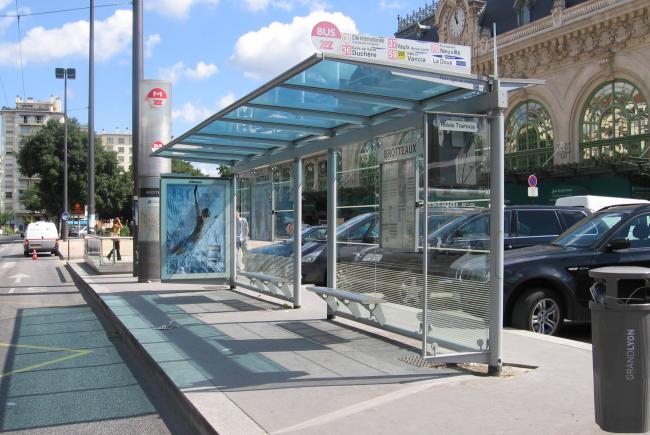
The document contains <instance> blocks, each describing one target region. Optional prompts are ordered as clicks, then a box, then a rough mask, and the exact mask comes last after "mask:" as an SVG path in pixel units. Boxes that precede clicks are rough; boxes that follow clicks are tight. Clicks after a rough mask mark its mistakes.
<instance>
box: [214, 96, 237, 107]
mask: <svg viewBox="0 0 650 435" xmlns="http://www.w3.org/2000/svg"><path fill="white" fill-rule="evenodd" d="M234 102H235V94H234V93H232V92H228V93H227V94H226V95H224V96H223V97H221V98H219V101H217V108H218V109H219V110H221V109H223V108H224V107H228V106H230V105H231V104H232V103H234Z"/></svg>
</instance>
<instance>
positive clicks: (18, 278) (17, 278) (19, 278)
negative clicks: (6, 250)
mask: <svg viewBox="0 0 650 435" xmlns="http://www.w3.org/2000/svg"><path fill="white" fill-rule="evenodd" d="M9 278H13V279H14V284H20V282H21V281H22V280H23V278H31V276H29V275H25V274H24V273H17V274H15V275H13V276H10V277H9Z"/></svg>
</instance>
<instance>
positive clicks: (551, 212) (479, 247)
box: [355, 205, 589, 306]
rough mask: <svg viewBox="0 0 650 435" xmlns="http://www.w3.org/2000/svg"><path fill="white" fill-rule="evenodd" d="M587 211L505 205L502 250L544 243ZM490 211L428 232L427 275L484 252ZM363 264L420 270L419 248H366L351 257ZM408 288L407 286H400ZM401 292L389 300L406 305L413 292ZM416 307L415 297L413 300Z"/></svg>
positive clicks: (459, 218)
mask: <svg viewBox="0 0 650 435" xmlns="http://www.w3.org/2000/svg"><path fill="white" fill-rule="evenodd" d="M588 214H589V211H588V210H586V209H584V208H581V207H558V206H543V205H531V206H506V207H505V210H504V244H505V249H506V250H512V249H516V248H523V247H527V246H533V245H539V244H545V243H548V242H550V241H551V240H553V239H555V238H556V237H557V236H558V234H560V233H561V232H562V231H564V230H566V229H567V228H568V227H570V226H571V225H573V224H575V223H576V222H578V221H579V220H580V219H582V218H584V217H585V216H587V215H588ZM489 230H490V211H489V210H487V209H482V210H477V209H469V210H468V211H467V212H466V213H463V214H460V215H457V216H455V217H454V218H453V219H452V220H451V221H449V222H448V223H446V224H444V225H442V226H441V227H440V228H438V229H437V230H435V231H433V232H430V233H429V236H428V239H429V270H428V271H429V274H430V275H436V276H448V275H449V270H450V269H449V268H450V265H452V264H453V263H454V262H455V261H457V260H458V259H459V258H462V256H463V255H464V254H466V253H467V252H470V251H471V252H472V253H475V254H481V253H486V252H487V250H488V249H489V244H490V234H489ZM355 261H356V262H361V263H362V264H364V265H366V266H370V265H372V266H374V267H378V268H383V269H391V270H396V271H404V270H414V271H417V270H421V264H422V250H421V249H418V250H400V249H388V248H383V247H377V246H374V247H367V248H366V249H364V250H362V251H361V252H360V253H359V254H358V255H357V256H356V259H355ZM401 287H403V288H410V287H412V286H411V285H408V284H405V285H401ZM411 293H412V292H410V291H408V292H407V291H405V292H404V294H403V295H401V296H400V299H401V300H395V301H392V302H395V303H398V304H407V305H408V304H410V301H412V300H413V295H412V294H411ZM415 303H416V304H417V306H419V303H420V302H419V300H415Z"/></svg>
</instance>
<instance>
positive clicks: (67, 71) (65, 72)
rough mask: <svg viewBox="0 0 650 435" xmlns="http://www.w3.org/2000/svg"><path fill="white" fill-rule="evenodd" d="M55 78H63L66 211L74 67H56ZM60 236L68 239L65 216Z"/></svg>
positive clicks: (75, 73)
mask: <svg viewBox="0 0 650 435" xmlns="http://www.w3.org/2000/svg"><path fill="white" fill-rule="evenodd" d="M54 74H55V76H56V78H57V79H63V212H64V213H65V214H66V215H67V213H68V79H70V80H74V79H75V77H76V75H77V72H76V71H75V69H74V68H56V69H55V70H54ZM61 220H62V224H61V233H62V236H61V238H62V239H63V240H68V221H67V218H65V219H63V218H62V219H61Z"/></svg>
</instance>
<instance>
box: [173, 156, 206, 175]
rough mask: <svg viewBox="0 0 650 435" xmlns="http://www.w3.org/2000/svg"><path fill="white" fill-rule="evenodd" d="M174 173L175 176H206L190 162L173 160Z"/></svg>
mask: <svg viewBox="0 0 650 435" xmlns="http://www.w3.org/2000/svg"><path fill="white" fill-rule="evenodd" d="M172 173H174V174H188V175H191V176H193V177H205V174H204V173H203V172H201V170H200V169H196V168H195V167H194V166H192V165H191V164H190V163H189V162H186V161H185V160H178V159H172Z"/></svg>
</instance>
